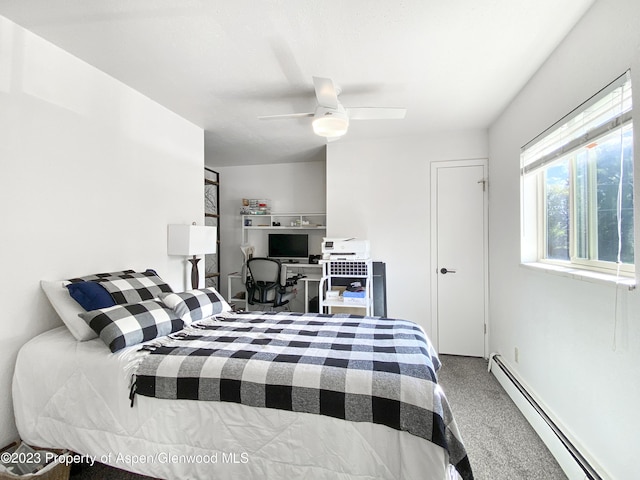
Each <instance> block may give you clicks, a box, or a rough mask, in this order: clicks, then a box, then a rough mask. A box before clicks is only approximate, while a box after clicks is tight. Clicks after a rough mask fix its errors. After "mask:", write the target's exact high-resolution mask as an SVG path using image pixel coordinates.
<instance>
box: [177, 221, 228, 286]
mask: <svg viewBox="0 0 640 480" xmlns="http://www.w3.org/2000/svg"><path fill="white" fill-rule="evenodd" d="M216 247H217V235H216V227H208V226H201V225H196V224H195V222H194V223H193V225H169V226H168V228H167V253H168V254H169V255H180V256H185V257H192V258H189V262H190V263H191V288H192V289H196V288H198V283H199V279H200V274H199V273H198V262H199V261H200V259H199V258H198V257H197V256H198V255H206V254H208V253H216Z"/></svg>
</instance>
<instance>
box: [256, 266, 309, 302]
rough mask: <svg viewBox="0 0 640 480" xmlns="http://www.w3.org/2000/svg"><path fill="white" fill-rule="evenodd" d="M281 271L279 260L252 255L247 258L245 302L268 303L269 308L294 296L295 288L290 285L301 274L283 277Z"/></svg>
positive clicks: (295, 282) (294, 283)
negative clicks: (287, 277)
mask: <svg viewBox="0 0 640 480" xmlns="http://www.w3.org/2000/svg"><path fill="white" fill-rule="evenodd" d="M282 271H283V267H282V264H281V263H280V261H279V260H275V259H273V258H264V257H254V258H251V259H249V260H247V280H246V284H245V286H246V289H247V302H248V303H249V304H250V305H269V306H270V307H271V308H276V307H281V306H283V305H286V304H288V303H289V301H290V300H291V299H293V298H294V297H295V296H296V290H295V289H293V288H292V287H293V286H294V285H296V284H297V282H298V279H299V278H300V277H302V275H297V276H295V277H292V278H289V279H285V278H283V277H282Z"/></svg>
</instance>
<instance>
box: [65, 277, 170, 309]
mask: <svg viewBox="0 0 640 480" xmlns="http://www.w3.org/2000/svg"><path fill="white" fill-rule="evenodd" d="M69 281H70V282H71V283H77V282H97V283H99V284H100V285H102V287H104V289H105V290H106V291H107V292H109V294H110V295H111V297H112V298H113V301H114V302H115V303H116V304H118V305H124V304H127V303H138V302H142V301H144V300H153V299H154V298H159V297H160V294H162V293H171V292H173V290H172V289H171V287H170V286H169V285H168V284H167V283H165V281H164V280H162V279H161V278H160V277H159V276H158V274H157V273H156V272H155V271H153V270H146V271H144V272H134V271H133V270H123V271H121V272H111V273H95V274H92V275H86V276H84V277H78V278H72V279H70V280H69Z"/></svg>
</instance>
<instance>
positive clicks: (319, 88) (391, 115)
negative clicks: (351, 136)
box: [258, 77, 407, 141]
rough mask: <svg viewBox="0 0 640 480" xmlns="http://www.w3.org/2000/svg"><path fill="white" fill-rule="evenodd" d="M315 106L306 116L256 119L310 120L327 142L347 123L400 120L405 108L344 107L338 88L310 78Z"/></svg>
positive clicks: (330, 81) (340, 134)
mask: <svg viewBox="0 0 640 480" xmlns="http://www.w3.org/2000/svg"><path fill="white" fill-rule="evenodd" d="M313 86H314V88H315V92H316V100H317V101H318V105H317V106H316V109H315V111H313V112H307V113H290V114H285V115H266V116H261V117H258V119H260V120H272V119H283V118H300V117H313V122H312V125H313V132H314V133H315V134H316V135H319V136H321V137H326V138H327V140H328V141H332V140H337V139H338V138H340V137H342V136H343V135H344V134H345V133H347V130H348V129H349V121H351V120H389V119H401V118H404V116H405V114H406V113H407V110H406V108H386V107H355V108H353V107H344V106H343V105H342V103H340V101H339V100H338V95H340V92H341V90H340V88H339V87H336V86H335V85H334V84H333V81H332V80H331V79H330V78H323V77H313Z"/></svg>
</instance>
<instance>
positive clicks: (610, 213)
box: [521, 72, 634, 275]
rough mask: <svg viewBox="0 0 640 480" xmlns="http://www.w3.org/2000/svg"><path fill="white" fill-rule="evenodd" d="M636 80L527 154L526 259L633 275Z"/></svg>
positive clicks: (599, 97) (580, 112)
mask: <svg viewBox="0 0 640 480" xmlns="http://www.w3.org/2000/svg"><path fill="white" fill-rule="evenodd" d="M632 113H633V110H632V102H631V81H630V74H629V72H627V73H626V74H625V75H623V76H621V77H620V78H618V79H616V80H615V81H614V82H612V83H611V84H610V85H608V86H607V87H605V88H604V89H603V90H602V91H600V92H598V94H596V95H595V96H594V97H592V98H591V99H589V100H588V101H587V102H585V103H584V104H582V105H581V106H580V107H578V108H577V109H576V110H574V111H573V112H572V113H571V114H569V115H567V116H566V117H565V118H563V119H562V120H560V121H559V122H558V123H556V124H555V125H554V126H552V127H551V128H549V129H548V130H547V131H545V132H543V133H542V134H541V135H539V136H538V137H537V138H536V139H534V140H533V141H531V142H529V143H528V144H527V145H525V146H524V147H523V148H522V154H521V163H522V169H521V174H522V209H523V211H522V214H523V215H522V225H523V242H522V259H523V261H524V262H531V261H534V262H547V263H553V264H559V265H565V266H569V267H572V268H585V269H589V270H595V271H603V272H611V273H622V274H628V275H631V274H633V273H634V235H633V231H634V218H633V126H632V121H631V120H632Z"/></svg>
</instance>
